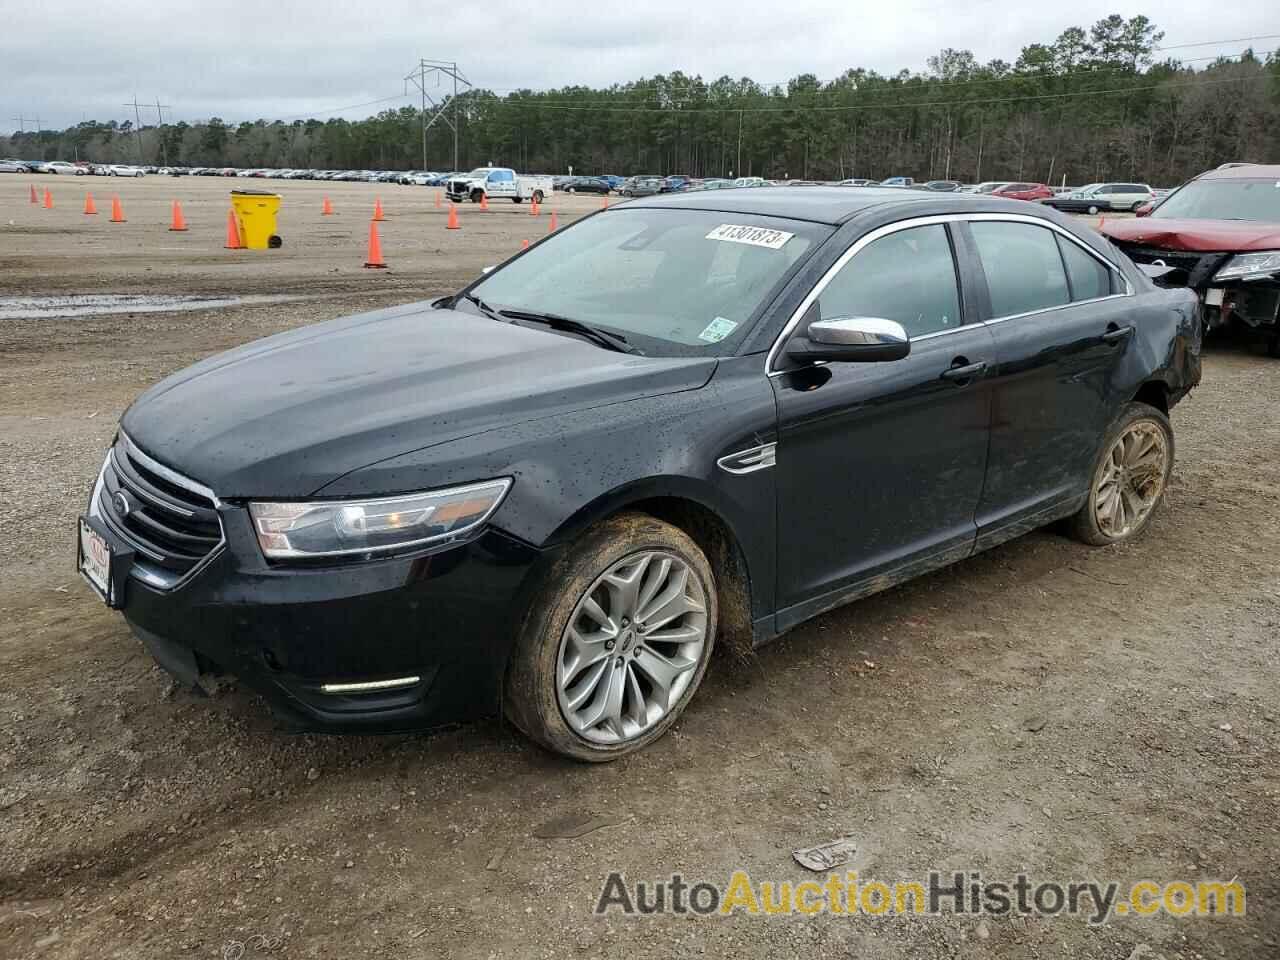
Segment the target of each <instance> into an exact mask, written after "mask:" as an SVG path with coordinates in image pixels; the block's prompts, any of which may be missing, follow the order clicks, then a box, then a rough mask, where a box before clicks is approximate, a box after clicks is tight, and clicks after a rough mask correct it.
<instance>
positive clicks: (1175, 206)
mask: <svg viewBox="0 0 1280 960" xmlns="http://www.w3.org/2000/svg"><path fill="white" fill-rule="evenodd" d="M1151 216H1153V217H1163V218H1166V219H1169V218H1174V217H1177V218H1179V219H1186V220H1265V221H1271V222H1277V223H1280V180H1275V179H1268V180H1193V181H1192V182H1191V183H1188V184H1187V185H1186V186H1184V187H1183V188H1182V189H1181V190H1179V191H1177V192H1176V193H1174V194H1172V195H1171V196H1170V197H1169V198H1168V199H1167V200H1165V201H1164V202H1163V203H1162V204H1160V206H1158V207H1156V209H1155V210H1154V211H1152V214H1151Z"/></svg>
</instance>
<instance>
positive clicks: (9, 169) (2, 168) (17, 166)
mask: <svg viewBox="0 0 1280 960" xmlns="http://www.w3.org/2000/svg"><path fill="white" fill-rule="evenodd" d="M30 172H31V167H30V166H28V165H27V164H26V163H24V162H23V161H21V160H12V159H10V160H0V173H30Z"/></svg>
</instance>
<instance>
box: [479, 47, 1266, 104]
mask: <svg viewBox="0 0 1280 960" xmlns="http://www.w3.org/2000/svg"><path fill="white" fill-rule="evenodd" d="M1216 42H1218V43H1225V42H1228V41H1216ZM1248 52H1249V51H1247V50H1243V51H1241V52H1240V53H1231V54H1225V53H1224V54H1216V55H1214V56H1208V57H1187V58H1185V59H1180V60H1178V61H1177V62H1178V63H1180V64H1187V63H1201V62H1208V61H1218V60H1226V59H1229V58H1233V57H1242V56H1244V55H1245V54H1246V53H1248ZM1153 66H1162V65H1161V64H1155V65H1153ZM1147 73H1148V74H1149V73H1150V68H1148V70H1147ZM1114 74H1131V75H1136V73H1135V71H1133V70H1132V69H1130V68H1128V67H1108V68H1106V69H1098V70H1095V69H1084V70H1071V71H1067V72H1064V73H1052V72H1048V73H1038V72H1028V73H1010V74H1006V75H1005V76H1001V77H969V78H963V79H955V80H942V79H938V78H934V77H928V76H924V75H921V74H914V75H911V76H908V77H906V78H902V77H899V76H891V77H889V76H879V75H876V77H875V78H874V79H878V80H879V81H881V82H882V83H883V84H886V85H890V86H891V87H892V88H893V89H899V90H902V89H909V88H910V86H912V85H916V86H922V87H924V86H927V87H962V86H969V85H974V86H976V85H978V84H992V83H1025V82H1027V81H1035V80H1075V79H1078V78H1096V77H1105V76H1111V75H1114ZM793 79H794V78H793ZM844 79H845V78H844V77H843V76H841V77H838V78H837V79H835V80H832V81H831V82H830V83H828V84H827V85H825V86H824V87H822V88H819V89H817V90H814V91H813V93H814V95H815V96H824V95H827V94H831V93H835V92H840V91H841V89H842V86H841V81H842V80H844ZM868 79H871V78H868ZM788 82H789V81H788ZM782 85H783V84H772V85H768V84H756V87H757V88H758V90H759V91H765V90H767V89H769V88H770V87H771V86H782ZM493 89H495V88H486V89H484V90H477V91H475V95H476V96H477V97H480V98H484V99H486V100H494V101H500V102H504V103H505V102H512V103H517V104H520V105H527V106H532V107H542V106H547V107H552V106H555V105H556V104H565V105H568V106H574V107H584V108H585V107H589V106H610V105H612V106H618V105H619V101H620V100H622V101H625V100H626V99H627V98H628V97H629V96H631V95H632V94H633V93H638V92H639V91H638V90H631V89H627V90H619V91H617V92H616V94H615V99H610V100H575V99H560V100H542V99H535V98H539V97H541V94H540V93H538V92H537V91H529V92H530V93H531V94H532V97H529V98H527V99H525V98H512V97H510V96H507V97H499V96H496V95H493V94H490V93H489V91H491V90H493ZM497 89H501V88H497ZM685 89H686V91H689V90H691V88H685ZM709 89H710V85H709V84H707V85H704V87H703V88H702V89H701V90H700V91H698V92H700V93H703V94H706V93H709ZM843 89H846V90H847V89H848V88H847V87H844V88H843ZM854 89H855V90H857V89H858V88H854ZM519 92H522V91H519ZM547 92H551V91H547ZM859 92H860V91H859ZM755 93H756V91H752V92H751V93H749V94H743V93H740V92H737V91H735V92H733V93H732V94H730V95H731V96H749V95H753V94H755ZM656 95H657V94H656V93H655V94H646V95H645V97H644V98H643V99H651V98H652V97H656ZM670 95H671V96H672V97H677V98H678V97H679V96H681V93H680V92H678V91H672V92H671V93H670ZM761 95H763V96H770V94H769V93H767V92H765V93H762V94H761ZM787 95H788V96H789V95H790V94H787ZM662 109H672V108H671V107H669V106H667V107H664V108H662ZM682 109H685V108H682ZM688 109H693V108H688ZM723 109H727V110H737V109H739V108H738V107H737V106H725V107H724V108H723Z"/></svg>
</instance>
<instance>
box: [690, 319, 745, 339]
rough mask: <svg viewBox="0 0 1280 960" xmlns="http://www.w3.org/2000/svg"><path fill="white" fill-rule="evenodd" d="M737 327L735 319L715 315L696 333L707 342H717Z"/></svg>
mask: <svg viewBox="0 0 1280 960" xmlns="http://www.w3.org/2000/svg"><path fill="white" fill-rule="evenodd" d="M737 328H738V322H737V321H736V320H727V319H725V318H724V317H716V318H715V319H714V320H712V321H711V322H710V323H708V324H707V325H706V327H705V328H704V329H703V331H702V332H701V333H700V334H698V339H699V340H705V341H706V342H707V343H719V342H720V341H721V340H723V339H724V338H725V337H727V336H728V335H729V334H731V333H733V331H734V330H736V329H737Z"/></svg>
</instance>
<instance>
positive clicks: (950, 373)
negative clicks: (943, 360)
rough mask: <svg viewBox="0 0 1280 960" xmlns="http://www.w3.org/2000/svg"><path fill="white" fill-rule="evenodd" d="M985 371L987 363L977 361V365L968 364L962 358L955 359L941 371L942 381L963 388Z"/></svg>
mask: <svg viewBox="0 0 1280 960" xmlns="http://www.w3.org/2000/svg"><path fill="white" fill-rule="evenodd" d="M986 370H987V361H985V360H979V361H978V362H977V363H968V362H966V361H965V358H964V357H956V359H955V360H953V361H952V363H951V366H950V367H948V368H947V369H946V370H943V371H942V379H943V380H950V381H951V382H952V383H954V384H956V385H957V386H961V387H962V386H964V385H965V384H966V383H968V382H969V381H970V380H972V379H974V378H975V377H980V376H982V374H984V373H985V372H986Z"/></svg>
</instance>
